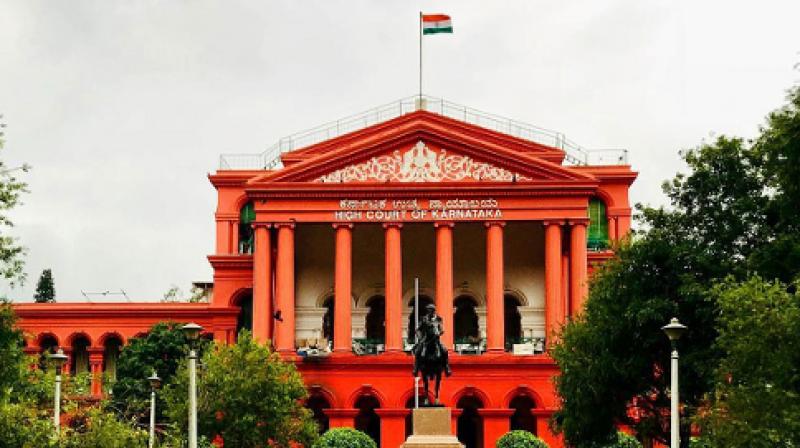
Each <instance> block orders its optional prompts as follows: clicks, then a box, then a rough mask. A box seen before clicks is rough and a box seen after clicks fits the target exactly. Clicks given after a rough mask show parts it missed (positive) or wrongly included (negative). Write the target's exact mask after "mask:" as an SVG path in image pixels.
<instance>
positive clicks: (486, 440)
mask: <svg viewBox="0 0 800 448" xmlns="http://www.w3.org/2000/svg"><path fill="white" fill-rule="evenodd" d="M513 413H514V410H513V409H478V415H480V416H481V417H482V418H483V446H485V447H492V446H495V444H497V440H498V439H499V438H500V437H503V435H504V434H505V433H507V432H508V431H509V429H510V428H511V414H513Z"/></svg>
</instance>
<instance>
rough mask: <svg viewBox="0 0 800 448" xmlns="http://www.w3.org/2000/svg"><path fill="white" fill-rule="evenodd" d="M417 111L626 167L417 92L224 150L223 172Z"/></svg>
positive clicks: (270, 161)
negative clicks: (264, 144) (256, 145)
mask: <svg viewBox="0 0 800 448" xmlns="http://www.w3.org/2000/svg"><path fill="white" fill-rule="evenodd" d="M417 110H425V111H427V112H432V113H436V114H439V115H442V116H445V117H448V118H452V119H455V120H459V121H462V122H464V123H468V124H472V125H475V126H479V127H482V128H486V129H490V130H492V131H496V132H500V133H503V134H506V135H510V136H512V137H517V138H520V139H524V140H529V141H532V142H535V143H539V144H542V145H546V146H550V147H553V148H558V149H561V150H562V151H564V153H565V157H564V163H565V164H566V165H627V164H628V151H627V150H626V149H599V150H592V149H586V148H584V147H582V146H580V145H578V144H577V143H575V142H573V141H572V140H569V139H568V138H566V136H565V135H564V134H563V133H561V132H557V131H552V130H549V129H545V128H540V127H538V126H533V125H530V124H526V123H522V122H520V121H516V120H513V119H510V118H505V117H501V116H499V115H495V114H491V113H488V112H482V111H480V110H477V109H473V108H471V107H467V106H463V105H460V104H456V103H452V102H450V101H447V100H444V99H442V98H436V97H432V96H428V95H423V96H420V95H415V96H410V97H406V98H403V99H400V100H397V101H393V102H391V103H388V104H384V105H382V106H378V107H376V108H373V109H370V110H367V111H365V112H361V113H358V114H355V115H350V116H349V117H345V118H341V119H339V120H336V121H332V122H329V123H325V124H323V125H320V126H317V127H314V128H311V129H307V130H305V131H301V132H297V133H295V134H292V135H289V136H286V137H283V138H281V139H280V140H278V142H277V143H275V144H273V145H272V146H270V147H269V148H267V149H266V150H265V151H264V152H261V153H257V154H222V155H220V158H219V169H220V170H271V169H278V168H281V167H282V164H281V155H282V154H285V153H287V152H291V151H294V150H296V149H300V148H304V147H306V146H310V145H313V144H316V143H319V142H322V141H325V140H330V139H332V138H336V137H339V136H342V135H345V134H348V133H350V132H355V131H358V130H360V129H365V128H367V127H370V126H373V125H376V124H380V123H383V122H386V121H389V120H391V119H394V118H397V117H400V116H402V115H405V114H409V113H412V112H414V111H417Z"/></svg>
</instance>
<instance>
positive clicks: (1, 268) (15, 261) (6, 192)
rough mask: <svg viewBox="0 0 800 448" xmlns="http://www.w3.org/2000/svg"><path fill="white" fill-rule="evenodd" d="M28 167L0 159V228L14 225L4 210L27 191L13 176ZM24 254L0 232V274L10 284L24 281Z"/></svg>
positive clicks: (1, 126) (0, 144) (0, 127)
mask: <svg viewBox="0 0 800 448" xmlns="http://www.w3.org/2000/svg"><path fill="white" fill-rule="evenodd" d="M2 118H3V117H2V115H0V119H2ZM4 128H5V124H4V123H2V122H0V151H2V149H3V146H4V143H5V140H4V132H3V129H4ZM29 169H30V167H29V166H28V165H22V166H21V167H18V168H9V167H8V166H6V164H5V163H4V162H3V160H2V159H0V229H3V228H9V229H10V228H11V227H13V226H14V223H13V222H12V221H11V218H9V217H8V215H6V214H5V212H7V211H8V210H11V209H13V208H14V207H16V206H17V205H19V203H20V202H19V200H20V196H21V195H22V193H26V192H27V191H28V190H27V187H28V185H27V184H26V183H25V182H22V181H20V180H19V179H18V178H17V177H16V176H15V173H16V172H17V171H20V170H21V171H24V172H27V171H28V170H29ZM24 255H25V248H24V247H22V245H20V244H19V241H18V240H17V238H14V237H12V236H9V235H7V234H6V235H2V234H0V276H2V277H3V278H5V279H6V280H8V281H9V284H10V285H11V286H14V285H16V284H17V283H22V282H24V281H25V272H24V271H23V267H24V264H25V263H24V259H23V256H24Z"/></svg>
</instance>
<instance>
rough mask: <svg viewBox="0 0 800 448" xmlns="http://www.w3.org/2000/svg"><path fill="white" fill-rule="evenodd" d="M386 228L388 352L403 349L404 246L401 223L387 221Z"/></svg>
mask: <svg viewBox="0 0 800 448" xmlns="http://www.w3.org/2000/svg"><path fill="white" fill-rule="evenodd" d="M383 227H384V228H385V229H386V249H385V250H386V254H385V255H386V274H385V283H386V284H385V290H386V341H385V344H386V352H387V353H390V352H394V353H398V352H400V351H402V350H403V338H402V335H401V333H402V328H403V326H402V322H401V321H402V320H403V316H402V312H403V246H402V243H401V239H400V229H401V228H402V227H403V225H402V224H400V223H387V224H384V225H383Z"/></svg>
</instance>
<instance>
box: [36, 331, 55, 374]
mask: <svg viewBox="0 0 800 448" xmlns="http://www.w3.org/2000/svg"><path fill="white" fill-rule="evenodd" d="M39 348H41V349H42V352H41V355H39V369H41V370H47V367H48V366H49V364H50V362H49V358H48V355H51V354H53V353H55V352H56V351H57V350H58V339H56V337H55V336H53V335H51V334H48V335H44V336H42V337H41V339H39Z"/></svg>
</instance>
